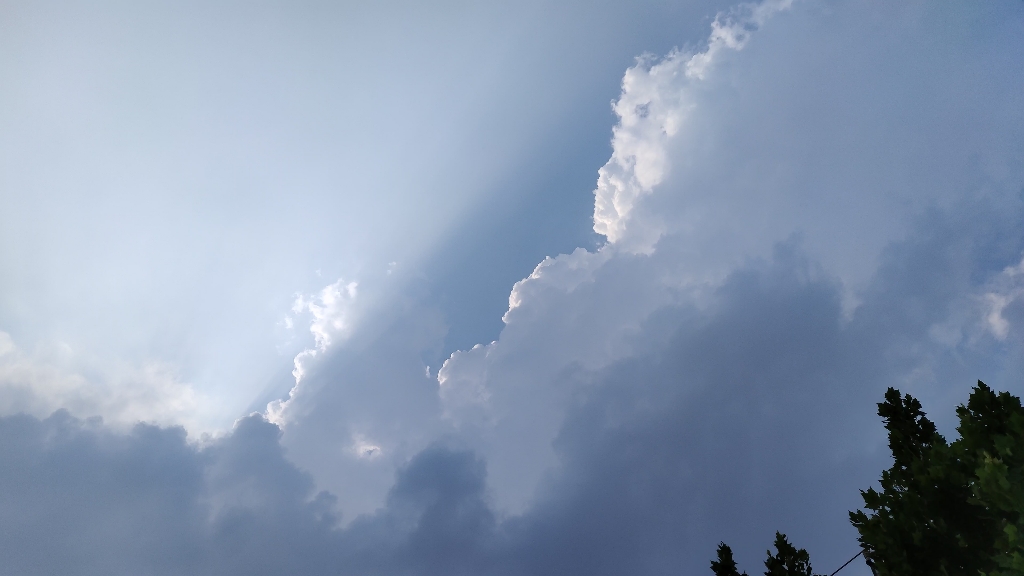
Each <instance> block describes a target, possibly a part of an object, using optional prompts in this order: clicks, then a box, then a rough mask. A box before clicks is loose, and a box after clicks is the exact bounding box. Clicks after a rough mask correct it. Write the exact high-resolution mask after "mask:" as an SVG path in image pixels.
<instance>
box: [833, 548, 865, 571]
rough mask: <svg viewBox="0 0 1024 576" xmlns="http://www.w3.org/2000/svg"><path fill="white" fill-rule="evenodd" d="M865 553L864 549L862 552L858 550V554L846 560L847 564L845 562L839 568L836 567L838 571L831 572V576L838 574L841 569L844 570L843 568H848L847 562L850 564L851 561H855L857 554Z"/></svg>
mask: <svg viewBox="0 0 1024 576" xmlns="http://www.w3.org/2000/svg"><path fill="white" fill-rule="evenodd" d="M863 553H864V551H863V550H861V551H860V552H857V553H856V554H855V555H854V556H853V558H850V559H849V560H847V561H846V564H843V565H842V566H840V567H839V568H836V571H835V572H833V573H831V574H829V576H836V574H838V573H839V571H840V570H842V569H843V568H846V565H847V564H849V563H850V562H853V561H854V560H856V559H857V556H860V555H861V554H863Z"/></svg>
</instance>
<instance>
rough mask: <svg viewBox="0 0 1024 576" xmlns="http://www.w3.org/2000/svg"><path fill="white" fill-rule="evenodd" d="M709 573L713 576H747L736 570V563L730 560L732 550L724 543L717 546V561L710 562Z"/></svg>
mask: <svg viewBox="0 0 1024 576" xmlns="http://www.w3.org/2000/svg"><path fill="white" fill-rule="evenodd" d="M711 571H712V572H714V573H715V576H747V573H746V572H740V571H739V570H737V568H736V561H735V560H733V558H732V548H729V546H728V545H727V544H726V543H725V542H721V543H719V544H718V560H712V561H711Z"/></svg>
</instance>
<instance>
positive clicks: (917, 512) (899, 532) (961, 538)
mask: <svg viewBox="0 0 1024 576" xmlns="http://www.w3.org/2000/svg"><path fill="white" fill-rule="evenodd" d="M878 414H879V416H881V417H882V418H883V419H884V421H885V427H886V429H887V430H888V431H889V448H890V450H891V451H892V455H893V465H892V467H891V468H889V469H888V470H886V471H884V472H883V473H882V478H881V480H880V482H879V484H880V487H881V491H876V490H875V489H873V488H870V489H868V490H865V491H862V492H861V495H862V496H863V498H864V507H865V509H867V511H869V512H865V511H863V510H858V511H856V512H851V513H850V520H851V522H853V525H854V526H855V527H856V528H857V530H858V532H859V533H860V537H859V540H860V542H861V546H862V548H863V550H864V555H865V558H866V559H867V560H868V563H869V565H870V566H872V569H873V570H874V571H875V573H876V574H878V575H879V576H896V575H899V576H902V575H907V574H929V575H930V574H935V575H953V574H964V575H975V574H982V575H985V574H987V575H990V576H1009V575H1010V574H1016V575H1020V574H1024V538H1022V535H1024V522H1022V519H1024V409H1022V407H1021V403H1020V399H1019V398H1017V397H1015V396H1012V395H1010V394H1009V393H1007V392H1002V393H1000V394H996V393H995V392H993V391H992V389H991V388H989V387H988V386H986V385H985V384H984V383H983V382H980V381H979V382H978V385H977V386H976V387H975V388H974V390H973V392H972V393H971V396H970V399H969V400H968V402H967V405H966V406H960V407H958V408H957V416H958V417H959V420H960V425H959V426H958V428H957V430H958V432H959V433H960V438H959V439H957V440H956V441H955V442H953V443H951V444H950V443H947V442H946V440H945V439H944V438H943V437H942V436H941V435H940V434H939V433H938V432H937V431H936V429H935V425H934V424H932V422H931V421H929V420H928V418H927V417H926V416H925V414H924V412H923V411H922V410H921V403H920V402H918V401H917V400H916V399H914V398H913V397H911V396H910V395H904V396H901V395H900V393H899V392H898V391H896V390H895V389H892V388H890V389H889V390H888V391H887V392H886V394H885V401H884V402H882V403H881V404H879V405H878Z"/></svg>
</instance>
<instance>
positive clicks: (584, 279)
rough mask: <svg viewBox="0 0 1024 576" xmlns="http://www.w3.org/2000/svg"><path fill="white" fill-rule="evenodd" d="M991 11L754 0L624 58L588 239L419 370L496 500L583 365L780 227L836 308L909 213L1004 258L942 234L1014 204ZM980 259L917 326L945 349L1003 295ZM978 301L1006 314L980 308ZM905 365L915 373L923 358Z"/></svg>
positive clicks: (875, 266)
mask: <svg viewBox="0 0 1024 576" xmlns="http://www.w3.org/2000/svg"><path fill="white" fill-rule="evenodd" d="M1001 6H1002V5H1001ZM787 7H788V8H790V9H785V8H787ZM996 12H998V10H996V11H993V12H992V13H985V12H983V11H973V10H968V11H967V12H965V13H960V12H959V11H956V10H951V9H948V8H944V7H938V6H931V5H925V4H921V3H912V4H911V5H901V6H898V7H896V6H893V7H887V8H884V9H882V8H880V7H874V8H870V9H868V8H865V7H863V6H860V5H856V4H853V3H838V4H830V5H828V7H825V6H823V5H820V4H814V3H800V4H796V5H793V6H791V7H790V5H789V4H788V3H765V4H759V5H756V6H747V7H745V8H743V9H740V10H737V11H734V12H732V13H730V15H728V16H720V17H719V18H718V19H716V21H715V24H714V26H713V32H712V35H711V37H710V38H709V40H708V43H707V45H706V46H705V47H704V48H703V49H700V50H697V51H695V52H688V51H676V52H673V53H671V54H669V55H668V56H667V57H665V58H663V59H660V60H655V59H652V58H646V59H641V60H640V61H639V62H638V64H637V65H636V66H635V67H633V68H631V69H630V70H629V71H628V72H627V74H626V76H625V78H624V80H623V87H622V95H621V97H620V98H619V100H618V101H617V102H616V103H615V105H614V109H615V111H616V113H617V114H618V116H619V123H618V125H617V126H616V128H615V130H614V137H613V152H612V158H611V160H610V161H609V163H608V164H607V165H606V166H605V167H604V168H602V170H601V173H600V177H599V180H598V186H597V189H596V191H595V212H594V220H595V230H596V231H598V232H601V233H603V234H605V235H606V236H607V239H608V242H607V244H606V245H605V246H603V247H601V248H600V249H599V250H597V251H595V252H587V251H584V250H579V251H577V252H576V253H573V254H571V255H561V256H558V257H556V258H552V259H549V260H546V261H545V262H543V263H542V264H541V265H539V266H538V267H537V269H536V270H535V271H534V273H533V274H532V275H531V276H530V277H528V278H526V279H524V280H523V281H522V282H520V283H519V284H517V285H516V287H515V288H514V289H513V293H512V296H511V298H510V308H509V312H508V313H507V314H506V316H505V322H506V326H505V328H504V329H503V331H502V333H501V336H500V337H499V338H498V340H497V341H495V342H493V343H491V344H488V345H485V346H480V347H478V348H474V349H472V350H467V351H463V352H459V353H456V354H454V355H453V356H452V357H451V358H450V359H449V361H448V362H447V363H446V364H445V366H444V368H442V370H441V372H440V374H439V380H440V382H441V390H442V398H443V399H445V401H446V403H447V404H446V406H449V410H450V411H451V412H452V413H455V412H459V413H462V414H464V416H463V417H462V420H463V421H464V422H465V423H470V422H485V423H487V424H485V425H480V426H479V430H476V431H475V432H474V438H475V439H476V440H477V442H478V444H477V446H478V447H479V449H480V450H481V451H483V452H485V453H487V454H488V456H489V459H488V462H489V465H490V466H491V469H492V470H493V471H494V472H495V474H494V476H495V480H494V482H495V485H496V490H497V492H498V494H499V498H500V499H501V501H502V503H503V504H506V505H508V506H510V507H511V509H521V507H522V506H523V505H524V504H525V503H526V502H528V501H529V498H530V495H531V491H530V489H529V488H526V487H527V486H534V485H536V483H537V482H538V481H539V479H540V478H541V477H542V476H543V475H544V474H545V470H547V469H548V468H549V467H551V466H552V465H554V463H555V462H556V458H555V455H554V453H553V452H552V450H551V442H552V439H553V438H554V437H555V434H556V432H557V430H559V426H560V424H561V422H562V421H563V420H562V419H563V415H564V413H565V409H566V406H567V405H568V403H569V402H570V401H571V399H572V398H574V397H575V396H576V395H578V394H585V390H586V386H587V384H586V383H585V382H586V381H587V374H589V373H593V372H595V371H600V370H602V369H604V368H605V367H607V366H609V365H610V364H611V363H613V362H616V361H618V360H621V359H625V358H629V357H633V356H636V355H642V354H645V353H649V352H653V351H656V350H659V349H661V347H662V346H664V345H665V330H664V328H663V327H661V323H662V321H661V320H659V316H661V315H662V314H663V311H664V310H665V309H667V308H671V307H674V306H682V305H688V306H693V307H695V309H697V310H701V309H703V308H705V307H706V306H710V305H711V304H712V302H713V299H712V298H711V295H712V294H714V293H715V291H716V290H718V289H719V287H720V286H721V285H722V282H724V279H725V278H728V277H729V276H730V274H733V272H734V271H735V270H736V269H737V267H742V266H745V265H746V263H747V262H749V261H750V260H751V259H764V258H770V257H771V251H772V247H773V246H775V245H777V244H778V243H779V242H786V241H788V240H787V239H791V238H797V239H799V240H800V245H801V246H802V247H803V248H802V250H803V251H804V252H806V254H807V257H808V258H809V259H810V260H811V261H812V262H815V263H816V265H817V266H820V267H821V268H822V269H823V270H824V271H826V272H827V273H828V274H830V275H833V276H834V277H835V278H836V279H837V282H838V284H837V286H838V290H839V293H840V294H841V299H842V302H843V310H844V314H845V315H846V317H847V318H849V317H851V316H852V315H853V314H855V313H856V311H857V310H858V307H859V306H860V305H862V302H863V301H864V299H865V298H867V297H868V290H869V287H870V286H873V284H872V282H876V281H877V280H873V279H874V278H876V276H877V274H879V272H878V271H879V266H880V265H883V264H884V262H885V255H886V251H887V250H891V249H892V247H893V246H896V245H901V244H899V243H900V242H903V241H905V240H907V239H908V238H913V237H915V236H916V237H921V238H923V237H927V235H929V234H932V233H934V231H933V230H932V229H931V228H929V226H939V225H940V224H941V225H942V226H946V227H948V228H949V229H950V230H951V232H950V234H951V237H955V238H959V240H960V241H961V242H962V244H960V245H959V247H960V249H963V250H965V251H967V253H969V254H971V257H975V258H979V260H978V263H979V264H984V265H987V266H996V267H997V270H1001V269H1002V268H1003V267H1005V266H1006V265H1007V264H1008V263H1009V262H1016V261H1018V260H1019V253H1014V252H1013V250H1014V249H1016V248H1013V246H1014V245H1013V244H1012V243H1007V244H1005V245H1003V246H1001V247H1000V248H999V249H998V251H997V252H995V253H998V254H1000V257H998V258H996V257H994V256H983V255H982V254H981V253H978V252H975V251H973V250H969V249H968V246H970V245H971V242H972V240H971V239H969V237H968V236H964V235H959V236H958V235H956V234H953V232H952V231H956V230H957V228H958V227H971V228H973V227H980V226H985V227H991V226H995V227H996V230H997V231H996V230H994V231H993V232H992V233H993V234H999V233H1004V234H1008V235H1011V236H1012V234H1009V232H1010V231H1012V230H1014V229H1015V227H1017V226H1019V224H1018V223H1017V222H1016V221H1013V220H1007V219H1005V218H998V219H996V221H994V222H993V221H992V220H991V218H992V217H993V216H995V215H996V214H999V213H1001V212H1004V213H1005V214H1016V213H1017V212H1016V209H1017V207H1018V206H1019V202H1020V199H1019V191H1020V190H1021V189H1022V187H1024V169H1022V168H1021V166H1020V163H1019V162H1017V161H1016V160H1015V158H1019V157H1020V156H1021V155H1022V154H1024V138H1022V137H1021V134H1024V122H1022V119H1021V117H1020V114H1019V113H1018V112H1016V110H1019V109H1020V106H1024V101H1022V96H1021V94H1024V78H1022V77H1021V75H1020V74H1017V73H1016V70H1017V68H1015V67H1014V66H1013V65H1012V64H1011V62H1010V60H1009V59H1008V58H1010V57H1009V54H1011V53H1015V50H1019V37H1018V36H1016V35H1017V33H1018V32H1019V31H1020V27H1021V24H1020V14H1019V10H1016V11H1015V8H1012V7H1010V6H1005V13H1001V15H1000V16H999V17H997V16H996V15H995V14H996ZM952 19H963V24H962V26H961V27H960V28H958V29H957V33H956V34H953V35H950V34H949V32H948V28H947V27H946V26H945V25H941V24H940V23H942V22H947V21H949V20H952ZM983 31H984V37H985V38H987V40H986V41H985V42H978V41H976V39H977V38H979V36H977V34H982V33H983ZM867 37H871V38H872V41H871V42H869V43H867V44H866V45H865V44H864V42H863V41H862V39H863V38H867ZM1011 47H1013V48H1011ZM1011 71H1013V72H1011ZM940 79H941V80H940ZM1011 85H1012V86H1016V87H1017V88H1016V89H1010V88H1009V86H1011ZM982 206H984V207H985V208H982ZM930 214H931V215H932V216H929V215H930ZM935 214H943V215H946V216H942V217H939V216H935ZM954 214H959V215H960V216H961V219H960V220H957V219H956V218H955V217H954V216H952V215H954ZM969 217H975V218H977V219H976V220H969V219H968V218H969ZM984 218H988V219H989V220H985V219H984ZM922 222H924V224H922ZM1007 251H1009V252H1007ZM1007 258H1010V260H1007ZM991 272H992V271H991V270H977V271H975V274H976V276H975V277H974V280H972V281H964V282H960V283H958V284H956V287H957V288H956V290H958V291H959V292H958V294H959V296H958V297H957V298H956V299H954V301H952V302H951V303H949V304H948V306H949V307H950V309H949V310H945V309H944V310H942V311H941V312H940V313H943V314H949V315H950V316H948V317H944V320H943V322H937V323H936V324H934V325H932V326H931V327H930V331H929V332H928V338H929V340H930V341H931V340H934V341H941V342H943V343H944V344H945V345H946V346H948V347H950V348H951V349H956V348H957V347H958V346H959V345H960V344H962V338H963V336H962V335H963V334H964V333H965V331H970V330H972V329H973V328H971V327H973V326H976V325H977V324H978V322H979V316H978V314H979V313H980V312H981V310H980V309H979V306H978V305H977V301H978V299H979V298H987V299H988V301H989V302H990V303H991V305H992V306H994V307H998V306H999V305H1000V304H1001V303H1002V301H1003V299H1006V298H1008V297H1009V296H1007V295H1005V294H1012V292H1007V293H1005V294H1004V293H1001V292H1000V293H997V292H990V293H988V295H987V296H983V295H982V292H984V287H983V284H984V282H987V281H988V280H984V281H981V282H982V283H979V279H980V278H985V279H987V278H989V277H990V276H991ZM891 281H892V282H897V280H896V279H892V280H891ZM907 281H908V282H909V281H910V280H909V279H908V280H907ZM950 289H951V290H952V288H950ZM954 309H955V310H956V312H955V313H954V312H953V310H954ZM988 317H989V318H990V321H994V322H996V326H997V329H998V330H1002V328H1003V327H1005V325H1003V324H1001V323H999V319H1000V318H1001V316H999V315H994V308H990V310H989V312H988ZM917 368H918V370H917V372H915V373H916V374H917V375H918V376H919V377H920V378H922V381H928V382H934V381H935V378H934V376H935V373H934V372H932V370H934V369H935V367H934V366H931V365H930V364H929V363H928V362H923V363H922V364H920V365H918V367H917ZM967 379H968V381H969V380H970V377H969V376H968V377H967ZM460 389H461V391H460ZM467 398H469V399H475V400H474V401H473V402H466V401H465V399H467ZM456 405H457V406H456ZM456 408H457V410H456ZM467 408H469V409H468V410H467Z"/></svg>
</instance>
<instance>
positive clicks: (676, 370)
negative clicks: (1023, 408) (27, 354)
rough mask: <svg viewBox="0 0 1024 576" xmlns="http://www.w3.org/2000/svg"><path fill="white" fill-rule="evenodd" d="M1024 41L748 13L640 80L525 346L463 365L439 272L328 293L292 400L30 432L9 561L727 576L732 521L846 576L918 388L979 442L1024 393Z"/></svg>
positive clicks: (303, 306)
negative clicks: (974, 428)
mask: <svg viewBox="0 0 1024 576" xmlns="http://www.w3.org/2000/svg"><path fill="white" fill-rule="evenodd" d="M1022 54H1024V5H1022V4H1021V3H1020V2H1009V1H1006V2H990V3H984V4H983V3H974V4H965V3H949V4H942V3H936V2H923V1H922V2H904V3H865V2H857V1H849V2H846V1H837V2H828V3H824V2H813V1H810V0H802V1H796V2H792V3H790V2H786V1H766V2H764V3H759V4H749V5H748V4H744V5H741V6H738V7H736V8H734V9H732V10H729V11H727V12H724V13H722V14H719V15H718V16H717V18H715V19H714V21H713V23H712V24H711V34H710V36H709V37H708V38H707V41H706V42H705V43H704V44H702V45H698V46H692V47H689V48H685V49H679V50H674V51H672V52H670V53H669V54H668V55H666V56H664V57H662V58H656V57H654V56H644V57H641V58H639V59H638V61H637V63H636V65H635V66H633V67H632V68H630V69H629V70H627V72H626V74H625V76H624V78H623V82H622V92H621V94H620V96H619V97H618V99H617V100H616V101H615V103H614V105H613V107H614V112H615V114H616V115H617V123H616V125H615V127H614V129H613V135H612V153H611V158H610V159H609V160H608V162H607V164H605V165H604V166H603V167H601V168H600V170H599V171H598V179H597V188H596V191H595V204H594V230H595V231H596V232H598V233H599V234H601V235H602V236H603V238H604V241H603V243H602V244H601V245H600V246H599V247H597V248H594V249H593V250H588V249H584V248H580V249H577V250H576V251H574V252H572V253H569V254H561V255H558V256H556V257H552V258H547V259H545V260H544V261H543V262H541V263H540V264H538V265H537V267H536V268H535V269H534V271H533V272H532V274H530V275H529V276H528V277H527V278H524V279H523V280H521V281H519V282H518V283H516V284H515V286H514V287H512V289H511V294H510V296H509V306H508V310H507V312H506V313H505V315H504V318H503V319H504V327H503V329H502V330H501V333H500V335H499V337H498V338H497V339H496V340H495V341H493V342H490V343H487V344H480V345H477V346H475V347H473V348H470V349H467V350H462V351H458V352H455V353H454V354H452V355H451V357H450V358H448V360H447V361H446V362H445V363H444V365H443V367H442V368H440V370H437V371H436V372H435V371H434V370H435V369H436V367H434V368H432V367H430V366H427V365H426V363H425V361H424V360H423V359H424V358H425V357H427V356H428V354H427V353H426V352H425V351H432V350H433V351H435V352H436V350H437V349H439V348H440V344H439V342H442V341H443V338H444V319H443V318H442V317H441V315H440V313H439V312H438V309H437V307H435V306H432V305H431V304H430V302H429V298H426V297H420V296H417V295H415V294H412V293H413V289H411V288H408V286H412V285H414V283H413V282H411V281H410V282H409V283H407V284H402V285H400V284H399V283H396V284H394V285H393V286H395V287H394V288H388V289H387V290H392V291H393V292H394V293H387V295H384V294H385V292H387V290H385V289H380V290H379V291H378V293H377V294H376V295H374V294H373V293H374V290H375V289H376V287H379V286H384V285H385V283H377V284H374V283H372V282H367V283H360V285H359V293H358V298H357V297H356V290H355V285H354V284H349V283H346V282H339V283H337V284H333V285H331V286H329V287H328V289H327V290H325V291H324V292H323V293H321V294H320V295H318V296H316V297H315V298H313V299H311V300H309V299H303V300H300V302H299V304H298V305H297V307H296V311H297V312H300V311H302V312H309V313H310V314H311V315H312V316H313V320H312V327H313V332H314V335H315V336H316V337H317V340H316V347H315V348H311V352H307V353H303V355H301V356H300V357H299V358H298V359H297V360H296V364H295V366H296V372H295V377H296V379H297V386H296V387H295V388H294V389H293V391H292V394H291V395H290V397H289V398H288V400H287V401H280V402H276V403H274V404H272V408H271V409H270V410H269V411H268V415H267V416H263V415H260V414H254V415H251V416H248V417H245V418H242V419H240V420H239V421H238V422H237V423H236V425H235V428H234V429H233V430H232V431H231V432H229V433H226V434H224V435H222V436H219V437H213V438H206V439H204V440H203V441H201V442H192V443H190V442H188V441H186V438H185V435H184V433H183V432H182V431H181V430H179V429H175V428H160V427H155V426H147V425H140V426H138V427H136V428H134V429H133V430H132V431H131V432H130V433H122V432H116V431H113V430H111V429H108V428H107V427H105V426H104V425H103V424H102V423H100V422H97V421H91V420H84V421H83V420H77V419H75V418H73V417H71V416H69V415H68V414H66V413H63V412H58V413H56V414H54V415H52V416H50V417H48V418H44V419H38V418H36V417H33V416H11V417H7V418H4V419H0V430H2V434H0V451H2V452H3V454H0V456H3V461H4V462H5V465H4V466H3V467H2V471H0V498H2V502H3V504H2V506H3V511H4V514H2V515H0V523H2V524H3V532H2V534H3V536H2V537H0V546H2V547H3V553H4V557H5V562H7V563H8V564H9V565H10V566H12V567H14V568H12V570H15V571H17V572H19V573H80V574H122V573H123V574H129V573H131V574H138V573H143V574H165V573H166V574H172V573H174V574H178V573H182V572H188V573H196V574H243V573H244V574H253V573H255V574H286V573H287V574H293V573H301V574H370V573H372V574H438V575H441V574H445V575H450V574H467V575H468V574H474V575H479V574H495V575H497V574H503V575H531V576H534V575H546V574H552V575H554V574H560V575H564V574H580V575H583V574H586V575H588V576H593V575H609V576H611V575H618V574H650V575H658V574H680V573H681V574H708V573H709V570H708V562H709V560H710V558H711V557H712V555H713V553H714V549H715V545H716V544H717V543H718V542H719V541H722V540H725V541H728V542H730V544H732V545H733V547H734V549H736V550H737V552H738V560H739V562H740V565H741V567H742V568H744V569H745V570H747V571H748V573H754V572H756V571H757V570H758V566H759V563H760V561H761V559H762V558H761V555H762V552H761V551H763V550H764V549H765V548H766V547H767V546H768V545H769V544H770V541H771V538H772V536H773V534H774V531H775V530H782V531H784V532H786V533H787V534H789V535H790V537H791V538H792V539H793V540H794V541H795V542H796V543H797V544H798V545H800V546H805V547H807V548H808V550H809V551H810V552H811V557H812V560H813V562H814V567H815V570H816V572H826V571H829V572H830V571H831V570H833V569H834V568H836V567H838V566H839V565H840V564H841V563H842V562H843V561H845V560H846V559H848V558H849V557H850V556H852V555H853V554H854V553H855V552H856V550H857V544H856V541H855V534H854V533H853V530H852V528H850V526H849V524H848V522H847V519H846V514H847V511H848V510H850V509H852V508H855V507H857V506H858V504H859V502H858V492H857V490H858V488H864V487H867V486H869V485H870V484H871V483H872V482H873V481H874V479H875V478H877V475H878V473H879V471H880V470H881V469H883V468H884V467H885V466H886V465H887V462H886V450H885V444H884V437H883V434H882V429H881V426H880V423H879V422H878V420H877V417H876V416H875V414H874V412H875V405H874V403H875V402H877V401H879V400H880V399H881V395H882V392H883V391H884V390H885V388H886V387H887V386H897V387H900V388H901V389H903V390H905V391H908V392H911V393H913V394H914V395H915V396H918V397H919V398H921V399H922V400H923V401H924V403H925V408H926V409H927V410H929V412H930V413H931V414H932V415H933V416H935V418H936V421H937V422H938V424H939V426H940V428H943V427H944V429H945V430H947V431H948V430H949V428H950V427H951V425H952V423H951V422H950V421H949V420H947V419H945V418H946V417H947V416H948V415H949V414H951V413H952V410H951V408H952V406H953V405H954V404H955V403H956V402H959V401H962V400H964V399H965V398H966V393H967V390H968V389H969V387H970V386H971V384H972V383H973V382H974V381H975V380H977V379H979V378H981V379H984V380H985V381H986V382H988V383H990V384H992V385H993V386H995V387H997V388H1000V389H1008V390H1011V391H1012V392H1014V393H1016V394H1022V393H1024V384H1022V383H1021V378H1020V374H1021V369H1022V367H1024V307H1022V302H1024V287H1022V286H1024V281H1022V278H1024V272H1022V264H1021V258H1022V256H1024V201H1022V190H1024V164H1022V163H1021V162H1020V159H1021V158H1024V68H1022V67H1021V66H1020V64H1019V63H1020V61H1021V60H1020V59H1021V55H1022ZM595 168H596V167H595ZM388 286H391V285H388ZM414 287H415V286H414ZM411 294H412V295H411ZM364 298H367V299H375V300H373V301H374V302H377V304H376V305H375V306H373V307H371V308H365V309H362V310H359V311H358V312H359V313H358V319H359V321H358V322H353V321H352V318H355V317H356V311H355V309H357V308H359V306H360V305H361V303H362V302H364ZM268 417H269V419H270V420H272V422H271V421H268ZM826 573H827V572H826ZM867 573H868V572H867V568H866V567H865V566H863V565H858V564H856V563H855V564H853V565H851V566H850V567H849V568H847V569H846V571H845V572H844V574H850V575H853V574H861V575H864V574H867Z"/></svg>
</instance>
